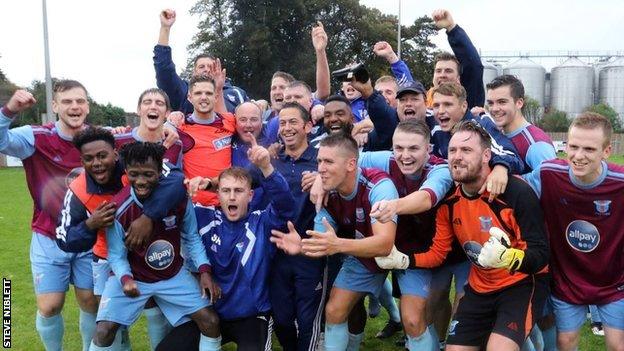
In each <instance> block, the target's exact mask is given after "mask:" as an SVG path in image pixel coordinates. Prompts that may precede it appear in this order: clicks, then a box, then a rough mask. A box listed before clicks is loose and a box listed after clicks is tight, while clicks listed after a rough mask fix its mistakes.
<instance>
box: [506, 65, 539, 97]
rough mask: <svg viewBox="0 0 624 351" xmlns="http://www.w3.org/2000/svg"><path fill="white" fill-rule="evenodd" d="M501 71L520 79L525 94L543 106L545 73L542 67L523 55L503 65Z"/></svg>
mask: <svg viewBox="0 0 624 351" xmlns="http://www.w3.org/2000/svg"><path fill="white" fill-rule="evenodd" d="M503 73H504V74H512V75H514V76H516V77H518V78H519V79H520V80H522V84H523V85H524V92H525V95H527V96H530V97H532V98H533V99H535V100H537V101H538V102H539V104H540V105H541V106H544V76H545V75H546V70H545V69H544V67H542V66H540V65H538V64H537V63H535V62H533V61H531V60H529V59H528V58H524V57H523V58H520V59H519V60H518V61H516V62H513V63H511V64H509V65H508V66H507V67H505V68H504V69H503Z"/></svg>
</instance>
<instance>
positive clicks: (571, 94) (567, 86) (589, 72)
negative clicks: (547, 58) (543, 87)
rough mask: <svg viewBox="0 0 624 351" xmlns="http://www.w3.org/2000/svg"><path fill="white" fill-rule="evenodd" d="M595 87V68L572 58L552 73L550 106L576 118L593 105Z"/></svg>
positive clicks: (555, 68)
mask: <svg viewBox="0 0 624 351" xmlns="http://www.w3.org/2000/svg"><path fill="white" fill-rule="evenodd" d="M593 86H594V69H593V67H592V66H590V65H588V64H586V63H585V62H583V61H581V60H579V59H578V58H576V57H570V58H569V59H568V60H566V61H565V62H564V63H562V64H561V65H559V66H557V67H554V68H553V69H552V71H551V74H550V89H551V90H550V106H551V107H552V108H555V109H557V110H559V111H563V112H566V113H567V114H568V117H569V118H574V117H576V115H578V114H580V113H581V112H583V111H585V110H586V109H587V107H589V106H591V105H593V102H594V98H593Z"/></svg>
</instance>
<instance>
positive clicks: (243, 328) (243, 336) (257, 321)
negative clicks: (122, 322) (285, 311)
mask: <svg viewBox="0 0 624 351" xmlns="http://www.w3.org/2000/svg"><path fill="white" fill-rule="evenodd" d="M272 324H273V321H272V320H271V319H270V317H269V316H268V315H258V316H253V317H248V318H242V319H237V320H232V321H223V320H222V321H220V322H219V326H220V329H221V344H222V345H225V344H227V343H228V342H234V343H235V344H236V346H237V350H240V351H265V350H271V346H272V345H271V332H272V330H271V328H272ZM200 335H201V334H200V331H199V328H198V327H197V324H195V322H193V321H190V322H187V323H184V324H182V325H180V326H178V327H175V328H174V329H173V330H172V331H171V332H170V333H169V334H167V336H165V338H164V339H163V340H162V341H161V342H160V344H158V347H157V348H156V351H169V350H197V349H198V348H199V338H200Z"/></svg>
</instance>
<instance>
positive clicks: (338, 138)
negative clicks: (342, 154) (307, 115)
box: [319, 133, 360, 159]
mask: <svg viewBox="0 0 624 351" xmlns="http://www.w3.org/2000/svg"><path fill="white" fill-rule="evenodd" d="M319 145H320V147H323V146H325V147H335V148H338V149H340V150H343V151H347V152H348V153H349V154H351V155H353V156H354V157H355V158H356V159H357V158H358V156H359V154H360V150H359V148H358V145H357V142H356V141H355V139H353V137H352V136H351V134H347V133H334V134H329V135H327V136H326V137H325V138H323V140H321V143H320V144H319Z"/></svg>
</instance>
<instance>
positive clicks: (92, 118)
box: [0, 78, 126, 127]
mask: <svg viewBox="0 0 624 351" xmlns="http://www.w3.org/2000/svg"><path fill="white" fill-rule="evenodd" d="M55 81H56V79H55V78H52V84H54V82H55ZM2 84H3V83H0V97H4V96H5V95H3V94H4V92H5V91H4V90H3V85H2ZM15 89H17V87H15V86H13V85H12V84H11V86H10V89H6V92H7V93H8V94H6V99H2V100H0V101H7V100H8V99H9V97H10V96H11V94H13V92H14V91H15ZM28 91H29V92H30V93H31V94H33V96H34V97H35V100H37V102H36V103H35V105H34V106H32V107H31V108H29V109H27V110H25V111H23V112H22V113H20V114H19V117H18V118H16V119H15V121H14V122H13V126H20V125H26V124H41V114H43V113H46V109H47V107H46V88H45V82H42V81H38V80H35V81H33V82H32V84H31V86H30V87H29V88H28ZM88 99H89V111H90V113H89V116H88V117H87V122H88V123H89V124H94V125H105V126H111V127H116V126H123V125H125V124H126V119H125V115H126V113H125V111H124V110H123V108H121V107H117V106H113V105H111V104H110V103H108V104H106V105H101V104H98V103H97V102H95V101H93V100H92V99H91V98H88Z"/></svg>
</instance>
